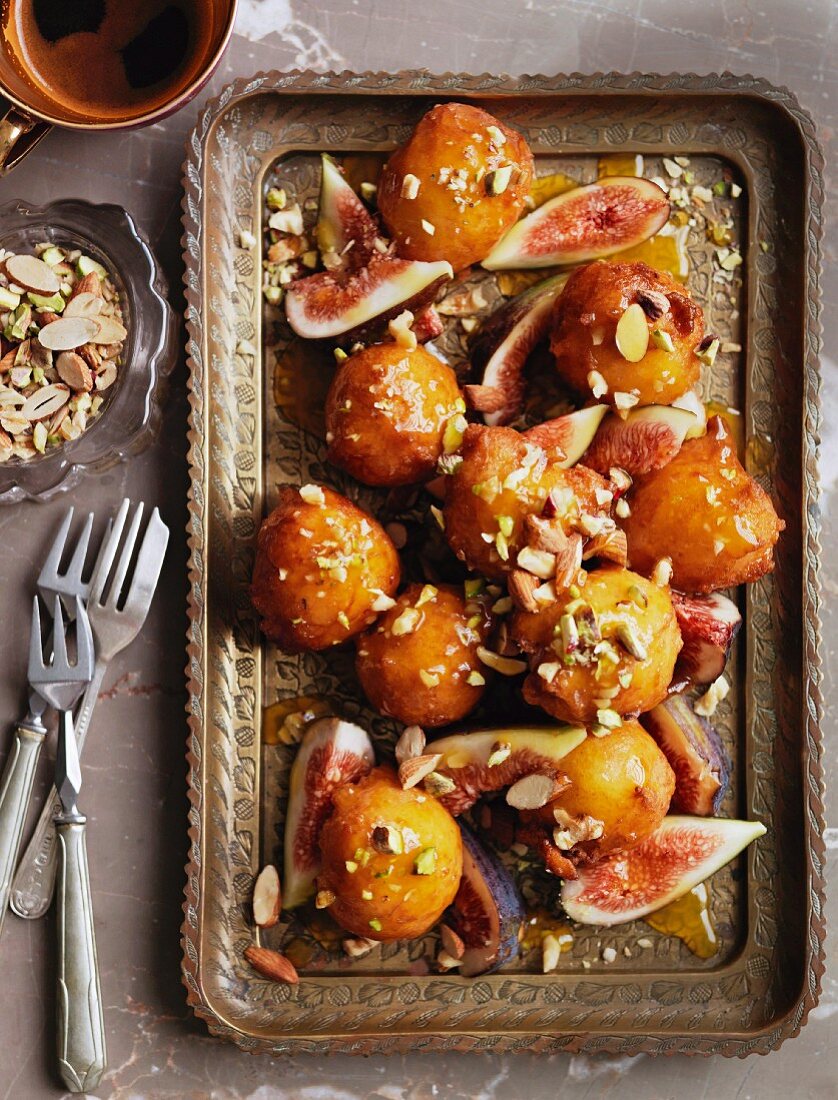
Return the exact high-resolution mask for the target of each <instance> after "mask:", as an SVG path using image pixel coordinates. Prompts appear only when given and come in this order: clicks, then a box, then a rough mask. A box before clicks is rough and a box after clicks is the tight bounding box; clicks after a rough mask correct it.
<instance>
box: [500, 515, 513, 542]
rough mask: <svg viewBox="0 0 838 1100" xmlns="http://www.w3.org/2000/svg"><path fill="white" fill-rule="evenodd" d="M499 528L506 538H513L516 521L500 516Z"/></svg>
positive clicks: (509, 517) (510, 517)
mask: <svg viewBox="0 0 838 1100" xmlns="http://www.w3.org/2000/svg"><path fill="white" fill-rule="evenodd" d="M498 527H499V528H500V530H501V533H502V534H503V535H505V537H506V538H511V536H512V531H513V529H514V527H515V520H514V519H513V518H512V516H498Z"/></svg>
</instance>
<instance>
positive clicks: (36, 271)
mask: <svg viewBox="0 0 838 1100" xmlns="http://www.w3.org/2000/svg"><path fill="white" fill-rule="evenodd" d="M5 266H6V273H7V274H8V276H9V279H10V280H11V281H12V282H13V283H16V284H17V285H18V286H22V287H24V288H25V289H26V290H31V291H32V293H33V294H43V295H44V296H45V297H48V296H49V295H50V294H57V293H58V288H59V286H60V285H61V284H60V283H59V281H58V276H57V275H56V274H55V272H54V271H53V270H52V268H51V267H50V266H49V264H45V263H44V261H43V260H39V259H38V257H37V256H8V257H7V258H6V261H5Z"/></svg>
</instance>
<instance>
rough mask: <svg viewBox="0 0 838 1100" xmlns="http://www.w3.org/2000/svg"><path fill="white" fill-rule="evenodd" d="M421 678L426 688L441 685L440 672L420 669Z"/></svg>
mask: <svg viewBox="0 0 838 1100" xmlns="http://www.w3.org/2000/svg"><path fill="white" fill-rule="evenodd" d="M419 679H420V680H421V681H422V683H423V684H424V685H425V687H426V688H435V687H439V673H437V672H428V670H427V669H425V668H420V669H419Z"/></svg>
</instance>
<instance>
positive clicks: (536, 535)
mask: <svg viewBox="0 0 838 1100" xmlns="http://www.w3.org/2000/svg"><path fill="white" fill-rule="evenodd" d="M524 534H525V537H526V541H527V545H528V546H531V547H532V548H533V549H534V550H545V551H546V552H547V553H548V554H559V553H561V552H562V551H563V550H564V549H565V547H566V546H567V535H566V534H565V533H564V528H563V527H562V524H561V520H559V519H543V518H542V517H541V516H527V517H526V518H525V520H524Z"/></svg>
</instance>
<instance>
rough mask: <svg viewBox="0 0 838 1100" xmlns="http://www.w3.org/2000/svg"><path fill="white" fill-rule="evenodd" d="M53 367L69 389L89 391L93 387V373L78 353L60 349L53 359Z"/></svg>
mask: <svg viewBox="0 0 838 1100" xmlns="http://www.w3.org/2000/svg"><path fill="white" fill-rule="evenodd" d="M55 369H56V370H57V371H58V377H59V378H60V379H61V381H62V382H66V383H67V385H68V386H69V387H70V389H71V390H83V391H84V392H85V393H90V391H91V390H92V389H93V373H92V371H91V370H90V367H89V366H88V365H87V363H85V361H84V359H82V357H81V356H80V355H77V354H76V352H74V351H62V352H61V354H60V355H59V356H58V358H57V359H56V360H55Z"/></svg>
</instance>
